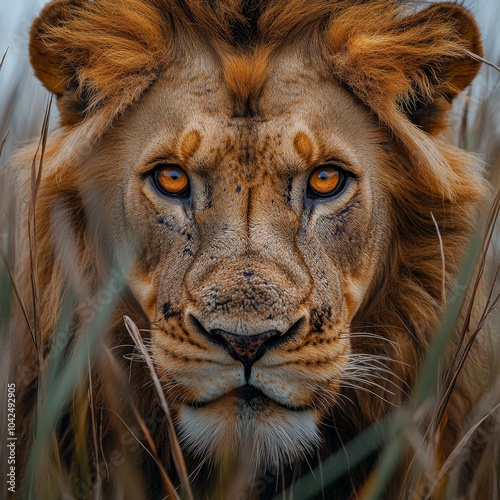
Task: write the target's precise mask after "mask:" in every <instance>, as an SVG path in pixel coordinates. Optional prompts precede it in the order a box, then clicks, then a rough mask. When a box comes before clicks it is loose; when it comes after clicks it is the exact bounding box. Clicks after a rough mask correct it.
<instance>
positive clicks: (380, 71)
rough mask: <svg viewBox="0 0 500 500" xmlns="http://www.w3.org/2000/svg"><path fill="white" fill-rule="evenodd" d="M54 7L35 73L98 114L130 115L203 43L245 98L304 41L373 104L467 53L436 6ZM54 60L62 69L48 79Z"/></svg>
mask: <svg viewBox="0 0 500 500" xmlns="http://www.w3.org/2000/svg"><path fill="white" fill-rule="evenodd" d="M50 5H56V6H57V18H53V19H51V11H50V8H49V9H48V10H47V13H46V15H43V14H42V15H41V16H40V17H39V18H38V19H37V21H35V24H34V26H33V29H32V40H31V44H32V48H31V52H32V63H33V65H34V67H35V71H36V73H37V75H38V76H39V77H40V78H41V79H42V81H44V83H45V84H46V85H47V77H48V76H49V77H50V81H49V82H48V86H49V89H50V90H53V91H54V92H55V93H56V94H62V93H63V92H64V90H65V88H67V86H68V85H76V86H78V88H79V91H80V94H82V95H85V96H86V97H90V98H88V99H87V106H88V107H89V108H90V109H96V108H98V107H99V106H100V105H102V104H103V103H104V102H106V101H107V100H108V101H109V100H113V101H114V104H113V105H114V108H115V109H117V110H121V109H123V108H124V107H126V106H127V105H128V104H130V102H132V101H133V100H135V99H137V97H138V96H140V94H141V93H142V92H143V91H144V90H145V89H146V88H147V87H148V86H149V85H150V84H151V83H153V81H154V80H155V79H156V78H157V76H158V75H159V74H160V73H162V72H164V71H166V70H168V68H169V66H170V65H171V64H173V63H174V61H176V60H177V61H179V60H182V59H183V58H185V57H186V56H189V53H190V51H192V50H197V49H198V48H199V46H200V45H204V46H205V47H206V48H207V49H208V50H210V51H212V53H213V56H214V59H215V60H216V62H217V63H218V64H219V65H220V66H221V67H222V68H223V74H224V77H225V80H226V83H227V85H228V87H229V88H230V90H231V91H232V92H233V93H234V95H235V96H236V98H237V99H239V100H240V101H246V100H247V99H248V98H249V97H250V96H251V95H252V94H258V92H259V91H260V89H261V87H262V85H263V84H264V82H265V71H266V66H267V64H266V63H267V59H268V57H269V54H271V53H274V52H276V51H279V50H280V49H281V48H283V47H284V46H285V47H286V46H290V45H291V44H294V43H297V42H299V41H300V42H301V43H302V46H303V47H304V49H305V51H306V52H307V53H308V55H309V56H310V57H311V58H312V59H313V60H314V62H315V64H318V65H320V64H321V63H322V62H323V63H325V64H326V65H327V67H328V68H329V70H330V72H331V75H332V77H336V78H337V79H339V80H340V81H342V82H344V83H345V84H347V85H348V86H349V87H350V88H351V90H352V91H353V92H354V93H355V94H357V95H358V96H359V97H361V99H362V100H363V101H364V102H365V103H367V104H369V105H370V106H375V107H376V106H378V105H380V103H377V101H378V100H380V99H384V100H386V101H387V100H400V101H404V100H408V99H411V98H415V94H416V93H417V92H420V93H426V92H429V87H430V80H432V78H433V76H435V75H432V74H429V72H426V71H424V70H423V69H422V65H425V64H426V63H427V62H429V61H431V60H432V61H434V64H437V65H439V64H441V65H443V64H445V63H446V61H447V60H448V59H449V58H450V57H456V56H465V51H464V47H463V41H462V39H463V33H462V32H461V31H460V30H459V29H458V28H457V24H458V23H453V22H452V23H450V22H444V21H446V20H447V19H446V17H447V16H449V12H447V11H446V10H442V11H440V9H439V8H437V9H435V12H433V19H432V22H425V20H420V21H423V22H419V19H418V14H414V15H413V17H408V13H409V12H408V11H409V9H410V7H411V2H409V1H406V2H402V1H400V0H372V1H359V0H292V1H289V0H264V1H262V0H252V1H243V0H214V1H212V2H205V1H202V0H182V1H181V0H127V1H126V2H115V1H114V0H98V1H95V2H94V1H92V2H91V1H88V0H77V1H75V0H72V1H68V0H58V1H56V2H52V3H51V4H49V6H50ZM52 17H55V16H52ZM448 21H449V20H448ZM417 41H418V43H415V42H417ZM42 48H43V50H40V49H42ZM467 49H469V50H471V51H476V52H479V51H480V47H477V46H476V47H474V46H471V47H467ZM42 52H43V54H44V55H43V57H42V59H43V60H40V55H41V53H42ZM47 63H48V64H47ZM54 64H55V65H57V71H56V72H55V74H52V75H47V73H48V71H50V70H51V69H52V68H53V66H54ZM431 69H432V68H431ZM431 72H432V71H431Z"/></svg>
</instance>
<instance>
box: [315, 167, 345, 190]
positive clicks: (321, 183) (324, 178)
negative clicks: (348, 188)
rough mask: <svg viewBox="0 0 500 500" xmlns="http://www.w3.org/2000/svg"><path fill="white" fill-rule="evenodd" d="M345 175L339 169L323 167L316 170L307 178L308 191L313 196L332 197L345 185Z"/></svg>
mask: <svg viewBox="0 0 500 500" xmlns="http://www.w3.org/2000/svg"><path fill="white" fill-rule="evenodd" d="M344 180H345V174H344V172H343V171H342V170H341V169H338V168H335V167H332V166H329V165H325V166H322V167H319V168H317V169H316V170H314V171H313V173H312V174H311V175H310V177H309V186H308V187H309V191H310V194H312V195H313V196H321V197H325V196H333V195H335V194H338V193H340V191H341V190H342V189H343V187H344V185H345V182H344Z"/></svg>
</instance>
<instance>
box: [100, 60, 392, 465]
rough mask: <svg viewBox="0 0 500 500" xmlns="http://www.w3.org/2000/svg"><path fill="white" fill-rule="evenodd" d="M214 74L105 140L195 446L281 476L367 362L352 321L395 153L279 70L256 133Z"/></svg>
mask: <svg viewBox="0 0 500 500" xmlns="http://www.w3.org/2000/svg"><path fill="white" fill-rule="evenodd" d="M203 64H205V67H204V68H202V69H203V71H200V68H199V67H198V68H196V70H194V71H193V70H190V69H183V70H182V71H179V72H178V74H176V75H174V76H172V75H169V77H168V78H163V79H161V80H160V81H159V82H158V83H157V84H156V85H155V86H154V88H153V89H152V90H151V91H150V92H149V93H148V95H147V96H146V97H145V98H144V100H143V101H142V102H141V103H139V104H138V105H137V106H136V107H135V108H134V110H133V111H132V112H131V113H130V115H129V116H127V117H126V120H123V121H122V123H121V124H120V123H119V124H117V126H116V128H115V130H114V131H113V134H112V138H110V139H108V138H106V139H105V140H104V141H103V145H102V147H103V151H105V153H104V154H106V155H108V156H107V160H106V161H107V162H109V161H110V157H109V155H110V152H111V154H112V155H113V156H112V161H113V163H114V164H115V165H116V167H117V169H116V171H115V172H114V173H113V172H112V171H110V172H108V173H107V174H106V175H107V176H113V175H115V176H116V175H117V176H118V177H119V178H120V179H122V182H121V184H120V189H116V190H115V192H114V194H113V197H114V198H113V203H112V204H114V205H115V207H116V211H117V214H116V219H117V220H120V215H119V214H124V215H125V217H124V218H123V217H122V218H121V222H120V224H119V228H118V229H117V233H119V234H117V238H120V237H125V238H127V239H128V240H130V238H134V239H136V240H137V241H138V243H139V248H140V250H139V253H140V259H139V264H137V266H136V267H135V268H134V269H133V272H132V278H131V280H130V281H131V283H130V286H131V288H132V291H133V293H134V295H135V296H136V298H137V300H138V301H139V303H140V304H141V306H142V308H143V310H144V312H145V313H146V314H147V316H148V318H149V321H150V323H151V328H152V331H151V333H152V353H153V356H154V360H155V362H156V366H157V369H158V371H159V374H160V376H161V380H162V382H163V384H164V387H165V390H166V393H167V394H168V396H169V399H170V402H171V404H172V405H174V408H175V411H176V415H177V422H178V428H179V430H180V435H181V440H182V441H183V442H184V443H185V445H186V447H187V448H188V449H191V450H192V451H193V452H195V453H197V454H199V455H205V454H206V451H208V452H209V454H210V455H212V456H216V457H218V458H221V456H222V455H223V454H225V453H229V452H230V451H231V450H233V449H234V448H238V450H239V451H241V452H243V453H244V452H245V450H247V449H248V447H249V446H250V448H251V449H252V450H253V451H254V452H255V455H256V457H257V458H256V459H257V461H260V460H265V461H267V462H268V464H276V463H277V462H278V460H279V459H280V458H284V457H288V460H290V459H291V458H293V457H297V456H298V455H300V454H302V453H303V452H304V450H310V449H311V448H312V447H313V445H315V444H317V443H318V440H319V429H318V424H319V421H320V418H321V416H322V412H323V411H324V410H326V409H327V408H330V407H331V406H332V405H334V404H335V402H336V399H337V395H338V390H339V384H340V383H341V381H342V380H343V379H344V378H345V377H346V372H348V371H349V369H352V367H353V363H355V358H353V357H352V353H351V345H350V339H349V331H350V322H351V320H352V319H353V317H354V316H355V314H356V311H357V310H358V308H359V307H360V305H361V303H362V302H363V299H364V298H365V295H366V293H367V291H368V290H369V289H370V284H371V282H372V281H373V279H374V277H375V275H376V272H377V270H378V267H379V266H380V263H381V262H383V261H384V257H383V255H384V252H385V247H386V243H385V242H386V241H388V237H387V236H388V231H389V228H388V222H387V216H386V215H385V214H386V213H387V207H386V204H387V201H386V196H385V195H384V194H383V193H384V188H383V186H382V183H381V179H382V178H383V165H382V159H383V152H382V147H381V145H380V143H381V142H383V140H384V136H383V133H382V131H381V130H380V128H379V127H378V126H377V125H376V124H375V123H374V119H373V117H372V116H370V114H369V113H368V112H367V111H366V110H365V109H363V108H362V106H361V105H359V104H358V103H356V102H355V100H354V98H353V97H352V96H351V95H349V94H348V92H347V91H345V90H344V89H342V88H341V87H340V86H339V85H337V84H335V83H333V82H332V81H329V82H325V81H324V80H323V79H322V78H321V77H320V76H319V75H318V74H316V73H315V72H314V71H311V70H309V69H307V68H306V67H304V66H301V65H299V64H298V63H297V62H296V61H295V62H293V61H290V60H288V59H282V60H281V61H278V62H276V63H275V65H274V67H273V70H272V71H271V75H270V78H269V81H268V83H267V85H266V86H265V88H264V90H263V92H262V94H261V96H260V98H259V99H258V101H257V102H255V103H254V104H253V105H254V107H255V110H256V111H254V112H255V115H254V116H249V115H250V114H251V113H250V112H249V113H248V115H247V116H245V115H243V116H234V115H235V111H234V107H233V102H232V100H231V97H230V94H229V92H228V90H227V89H226V88H225V86H224V85H221V82H220V80H218V79H217V77H216V71H215V69H214V68H212V67H210V66H209V65H208V64H207V63H203ZM186 81H188V82H189V86H187V87H186V85H183V84H182V82H186ZM176 89H178V90H176ZM98 161H103V160H102V158H101V159H100V160H98ZM94 170H95V169H94ZM176 172H177V173H176ZM110 184H112V183H111V182H109V181H107V183H106V185H110ZM122 207H124V210H123V209H122ZM113 219H115V216H113Z"/></svg>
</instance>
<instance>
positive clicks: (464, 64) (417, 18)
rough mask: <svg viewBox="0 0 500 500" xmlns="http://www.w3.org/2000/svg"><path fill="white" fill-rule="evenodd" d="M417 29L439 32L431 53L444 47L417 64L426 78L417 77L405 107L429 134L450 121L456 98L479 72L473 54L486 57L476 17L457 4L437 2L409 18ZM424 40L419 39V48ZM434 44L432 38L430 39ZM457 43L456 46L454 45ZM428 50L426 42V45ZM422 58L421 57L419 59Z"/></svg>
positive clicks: (416, 42)
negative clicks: (427, 59)
mask: <svg viewBox="0 0 500 500" xmlns="http://www.w3.org/2000/svg"><path fill="white" fill-rule="evenodd" d="M409 22H410V25H412V26H413V29H416V30H421V31H422V32H423V34H424V36H425V34H426V33H429V32H433V31H434V32H435V34H436V35H439V32H440V31H442V38H441V39H440V40H439V39H437V40H436V41H435V47H430V49H431V53H432V52H434V51H435V48H437V47H439V46H440V45H441V46H442V51H441V53H440V54H434V55H433V57H431V58H429V61H428V62H426V63H424V64H422V62H420V66H417V69H418V71H419V72H421V73H422V74H423V75H424V78H416V81H415V82H412V84H413V89H412V90H413V92H412V94H410V98H409V99H407V100H406V102H404V103H403V107H404V109H405V111H406V114H407V116H408V117H409V118H410V120H411V121H412V122H413V123H415V124H416V125H418V126H419V127H421V128H422V129H424V130H425V131H427V132H429V133H435V132H439V131H440V130H441V129H442V128H443V126H444V125H445V124H446V122H445V119H444V118H445V117H446V114H447V111H448V110H449V108H450V104H451V102H452V100H453V99H454V98H455V97H456V96H457V95H458V94H459V93H460V92H461V91H462V90H464V89H465V88H466V87H467V86H468V85H469V84H470V83H471V82H472V80H473V79H474V78H475V76H476V75H477V73H478V71H479V68H480V66H481V63H480V62H479V61H478V60H476V59H473V58H472V57H471V56H470V55H469V53H472V54H475V55H478V56H482V54H483V48H482V43H481V33H480V31H479V28H478V25H477V23H476V21H475V19H474V17H473V16H472V15H471V14H470V13H469V12H468V11H467V10H466V9H464V8H463V7H461V6H459V5H456V4H453V3H443V4H437V5H433V6H431V7H428V8H427V9H425V10H423V11H421V12H419V13H417V14H415V15H413V16H412V17H411V18H410V19H409ZM420 43H421V40H418V39H417V40H415V45H416V46H417V47H418V46H419V45H420ZM429 43H432V41H429ZM453 45H455V47H454V46H453ZM423 50H425V45H424V47H423ZM419 59H420V58H419Z"/></svg>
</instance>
